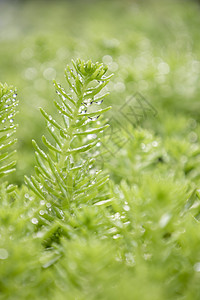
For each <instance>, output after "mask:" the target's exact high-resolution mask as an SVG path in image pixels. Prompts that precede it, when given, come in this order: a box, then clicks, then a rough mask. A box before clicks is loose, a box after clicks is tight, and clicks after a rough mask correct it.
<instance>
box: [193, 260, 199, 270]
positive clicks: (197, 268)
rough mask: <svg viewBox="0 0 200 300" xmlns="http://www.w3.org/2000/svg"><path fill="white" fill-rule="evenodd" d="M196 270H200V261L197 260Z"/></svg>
mask: <svg viewBox="0 0 200 300" xmlns="http://www.w3.org/2000/svg"><path fill="white" fill-rule="evenodd" d="M194 270H195V271H196V272H200V262H197V263H196V264H195V265H194Z"/></svg>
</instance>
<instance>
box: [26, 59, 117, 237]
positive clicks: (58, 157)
mask: <svg viewBox="0 0 200 300" xmlns="http://www.w3.org/2000/svg"><path fill="white" fill-rule="evenodd" d="M72 62H73V68H70V67H69V66H67V68H66V71H65V77H66V80H67V83H68V86H69V89H70V90H69V92H70V93H68V92H66V91H65V90H64V89H63V88H62V87H61V86H60V85H59V84H58V83H57V82H54V85H55V88H56V92H57V94H58V96H59V99H60V101H59V102H58V101H54V104H55V107H56V109H57V112H58V114H59V113H60V115H61V118H60V119H59V121H56V120H55V119H54V118H53V117H52V116H51V115H49V114H48V113H47V112H45V111H44V110H43V109H42V108H41V113H42V115H43V116H44V118H45V119H46V122H47V128H48V131H49V133H50V136H51V139H50V138H49V139H47V138H46V137H45V136H43V137H42V141H43V144H44V145H45V146H46V148H47V149H48V152H47V153H46V152H45V151H43V150H42V149H41V148H40V147H39V146H38V144H37V143H36V142H35V141H33V145H34V147H35V150H36V152H35V156H36V160H37V166H36V167H35V171H36V172H35V173H36V174H35V176H31V178H28V177H27V176H25V182H26V184H27V185H28V187H29V188H30V189H31V190H32V191H33V192H34V193H35V195H36V196H37V197H38V198H39V199H40V200H42V205H44V204H45V205H46V204H47V206H48V208H47V210H46V211H44V210H42V213H41V211H40V213H38V215H37V216H36V217H35V219H34V222H35V224H38V226H42V225H49V223H50V222H53V229H51V230H50V233H51V235H52V234H53V236H54V237H55V236H57V232H58V231H59V233H60V230H61V231H62V228H65V227H66V226H65V223H66V219H67V218H68V217H67V216H68V214H69V213H70V214H73V213H74V210H76V209H77V208H78V207H80V206H82V207H83V206H84V205H101V204H105V203H109V202H110V201H111V200H110V199H109V191H108V190H106V189H105V188H104V185H105V184H106V183H107V181H108V176H106V175H105V174H103V173H102V171H98V170H97V169H96V168H95V165H94V161H95V157H96V156H97V155H98V154H97V153H98V152H97V150H98V149H99V146H100V139H99V138H98V135H99V134H102V132H103V131H104V130H106V128H107V127H108V125H103V126H102V125H101V123H100V121H99V119H100V118H99V117H100V116H101V115H102V114H103V113H105V112H106V111H108V110H109V109H110V107H106V108H101V104H102V102H103V100H104V98H105V96H106V95H107V94H108V93H105V92H103V88H104V87H105V86H106V85H107V84H108V82H109V79H110V77H111V76H112V75H110V76H107V77H106V76H105V73H106V71H107V68H106V67H104V66H103V64H99V63H95V64H93V63H92V62H91V61H88V62H84V61H82V60H80V59H79V60H77V61H76V62H74V61H72ZM97 120H98V121H97ZM39 210H40V209H39ZM55 220H57V222H56V225H55ZM61 224H62V225H61ZM59 235H60V234H59ZM45 238H46V239H47V240H49V237H48V238H47V236H46V235H45ZM52 241H53V239H51V242H52Z"/></svg>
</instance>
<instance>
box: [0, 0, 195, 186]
mask: <svg viewBox="0 0 200 300" xmlns="http://www.w3.org/2000/svg"><path fill="white" fill-rule="evenodd" d="M199 28H200V6H199V3H198V1H184V0H182V1H178V0H176V1H174V0H173V1H170V0H169V1H159V0H146V1H139V0H138V1H131V0H123V1H114V0H113V1H100V0H99V1H98V0H96V1H95V0H93V1H89V0H88V1H78V0H75V1H10V2H9V1H0V81H1V82H7V83H8V84H12V85H14V86H16V87H17V89H18V98H19V100H20V105H19V114H18V116H17V123H18V124H19V128H18V133H17V135H18V140H19V143H18V168H17V173H16V175H15V181H17V182H18V183H21V182H22V180H23V175H24V174H28V175H29V174H30V173H31V172H32V167H33V166H34V163H35V162H34V151H33V148H32V143H31V140H32V139H33V138H34V139H36V140H37V141H39V140H40V137H41V134H42V133H43V132H45V122H44V120H43V119H42V116H41V114H40V112H39V109H38V108H39V107H41V106H42V107H44V108H46V110H47V111H48V112H49V113H52V114H53V113H54V106H53V105H52V103H53V99H54V98H55V97H56V94H55V92H54V87H53V84H52V80H53V79H56V80H57V81H58V82H60V83H62V84H63V86H66V84H65V81H64V76H63V75H64V68H65V66H66V64H70V61H71V59H72V58H74V59H76V58H77V57H80V58H82V59H85V60H87V59H92V60H93V61H96V60H98V61H101V62H104V63H105V64H107V65H108V67H109V72H110V73H114V77H113V78H112V80H111V82H110V84H109V90H110V96H108V97H107V100H106V101H107V103H108V104H111V105H112V106H113V110H112V112H111V114H112V115H115V114H117V112H118V111H119V109H120V107H121V106H122V105H123V104H124V103H125V102H126V101H127V99H129V98H130V97H132V95H134V94H135V93H137V92H139V93H140V94H141V95H143V96H144V97H145V99H147V100H148V102H149V103H150V104H151V105H152V106H153V107H154V108H155V109H156V110H157V112H158V114H157V116H156V117H152V116H150V117H148V118H146V119H145V120H143V121H142V122H141V124H139V126H142V127H144V128H146V129H147V130H148V131H149V132H151V133H153V135H154V136H156V137H157V138H158V139H161V140H162V141H163V144H164V145H165V142H166V143H167V141H168V139H169V138H171V141H170V146H169V144H167V145H168V146H167V147H166V148H167V151H169V152H170V151H171V153H172V154H173V155H174V156H175V157H176V155H177V153H180V150H179V149H178V146H177V140H179V141H183V140H184V141H185V142H186V143H187V142H188V143H190V144H197V143H198V142H199V141H198V139H199V138H198V133H199V118H200V102H199V98H200V85H199V82H200V80H199V75H200V39H199ZM110 116H111V115H110ZM107 117H108V115H107ZM128 126H131V124H129V125H128ZM131 130H133V131H134V128H133V129H131ZM139 139H142V137H140V138H139ZM173 139H176V141H175V143H174V144H173ZM180 143H182V142H180ZM175 144H176V146H175V147H174V145H175ZM134 145H135V144H134V142H133V143H132V144H129V150H128V151H129V152H130V153H132V152H134V151H133V148H134ZM181 147H182V146H181ZM181 149H182V148H181ZM184 149H185V150H184V151H185V153H187V147H185V148H184ZM120 151H121V152H119V156H118V159H113V160H111V161H110V166H109V165H107V167H108V168H110V170H109V171H110V172H111V175H112V172H113V177H114V176H115V177H116V180H117V176H118V175H117V168H118V165H119V163H120V164H121V165H126V161H125V158H124V152H123V149H121V150H120ZM151 151H153V150H152V149H151ZM181 151H182V150H181ZM184 151H183V152H184ZM125 154H126V155H127V152H126V153H125ZM136 154H137V153H136ZM136 154H134V155H136ZM130 155H133V154H130ZM183 156H184V154H183ZM132 158H133V156H132ZM197 160H198V162H199V158H198V159H197ZM132 161H133V159H132ZM195 164H196V162H195ZM124 171H125V170H124ZM126 172H127V174H128V175H127V176H129V178H131V176H133V177H134V174H132V175H131V171H130V166H129V169H126ZM123 176H125V175H124V173H123V166H121V175H119V178H118V179H120V178H121V177H123Z"/></svg>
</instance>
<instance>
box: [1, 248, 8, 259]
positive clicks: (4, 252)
mask: <svg viewBox="0 0 200 300" xmlns="http://www.w3.org/2000/svg"><path fill="white" fill-rule="evenodd" d="M7 258H8V251H7V250H6V249H4V248H0V259H7Z"/></svg>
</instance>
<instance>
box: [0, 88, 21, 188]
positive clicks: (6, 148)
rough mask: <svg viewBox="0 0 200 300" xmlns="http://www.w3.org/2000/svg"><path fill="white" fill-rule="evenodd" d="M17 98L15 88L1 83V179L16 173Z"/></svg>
mask: <svg viewBox="0 0 200 300" xmlns="http://www.w3.org/2000/svg"><path fill="white" fill-rule="evenodd" d="M16 97H17V94H16V91H15V90H13V87H11V86H8V85H7V84H1V83H0V123H1V128H0V143H1V146H0V164H1V165H0V178H1V177H4V176H6V175H9V174H10V173H12V172H13V171H15V168H14V167H15V165H16V161H14V160H12V159H13V154H15V152H16V151H15V150H13V149H12V148H13V147H12V146H13V145H14V144H15V143H16V141H17V140H16V139H14V138H13V135H14V134H15V132H16V125H14V124H13V122H14V117H15V115H16V110H15V107H16V106H17V104H18V101H16ZM13 188H14V186H12V185H10V186H8V187H7V191H8V192H11V191H12V190H13Z"/></svg>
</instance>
